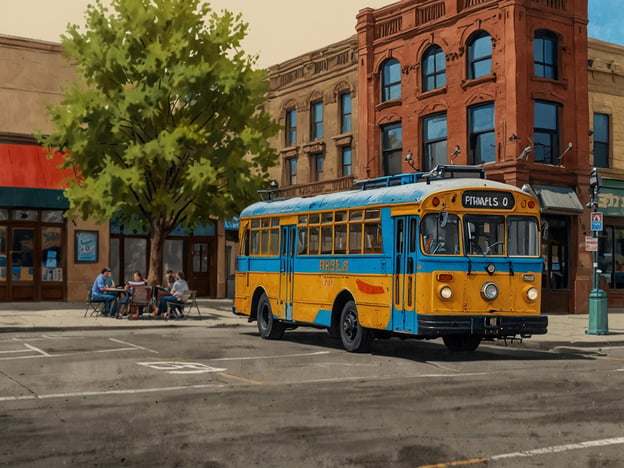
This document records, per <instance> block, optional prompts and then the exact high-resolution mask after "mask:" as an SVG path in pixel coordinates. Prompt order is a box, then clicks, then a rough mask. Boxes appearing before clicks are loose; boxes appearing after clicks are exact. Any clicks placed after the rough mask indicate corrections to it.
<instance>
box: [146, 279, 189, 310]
mask: <svg viewBox="0 0 624 468" xmlns="http://www.w3.org/2000/svg"><path fill="white" fill-rule="evenodd" d="M188 290H189V285H188V283H187V282H186V281H185V279H184V273H182V272H181V271H179V272H178V274H177V275H176V281H175V283H173V286H172V287H171V291H170V294H169V295H167V296H163V297H162V298H161V299H160V301H159V302H158V311H157V312H156V313H155V314H154V315H155V316H157V317H165V318H169V314H168V312H167V307H168V305H169V304H183V301H182V297H183V295H184V292H185V291H188Z"/></svg>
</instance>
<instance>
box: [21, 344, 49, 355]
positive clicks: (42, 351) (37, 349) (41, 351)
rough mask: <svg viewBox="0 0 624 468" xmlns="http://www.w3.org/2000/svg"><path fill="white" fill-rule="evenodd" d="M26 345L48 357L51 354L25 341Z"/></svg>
mask: <svg viewBox="0 0 624 468" xmlns="http://www.w3.org/2000/svg"><path fill="white" fill-rule="evenodd" d="M24 346H26V347H27V348H28V349H31V350H33V351H35V352H37V353H39V354H41V355H42V356H46V357H48V356H50V355H49V354H48V353H46V352H45V351H44V350H43V349H39V348H35V347H34V346H31V345H29V344H28V343H24Z"/></svg>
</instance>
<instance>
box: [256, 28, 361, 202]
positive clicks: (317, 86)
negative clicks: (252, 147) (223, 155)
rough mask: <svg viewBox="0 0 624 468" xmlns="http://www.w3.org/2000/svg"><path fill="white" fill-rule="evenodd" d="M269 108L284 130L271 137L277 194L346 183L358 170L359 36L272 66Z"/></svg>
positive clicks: (306, 192)
mask: <svg viewBox="0 0 624 468" xmlns="http://www.w3.org/2000/svg"><path fill="white" fill-rule="evenodd" d="M269 80H270V86H269V95H268V99H267V101H266V103H265V110H267V111H268V112H269V113H270V114H271V115H272V116H273V117H274V118H275V120H277V122H278V123H279V124H280V125H281V127H282V130H281V131H280V133H279V135H278V136H277V137H276V138H274V139H273V140H272V141H271V144H272V146H273V147H274V148H276V149H277V150H278V152H279V155H280V164H279V166H278V167H276V168H273V169H272V170H271V176H272V177H273V179H274V180H275V181H276V182H277V184H278V186H279V190H278V192H279V196H301V195H312V194H316V193H323V192H335V191H338V190H344V189H348V188H350V187H351V186H352V184H353V180H354V177H356V176H357V174H356V173H355V171H356V170H357V151H358V147H357V145H358V143H357V125H356V123H357V120H358V114H357V105H356V101H357V92H356V89H357V81H358V69H357V38H356V37H355V36H352V37H350V38H349V39H346V40H344V41H341V42H338V43H336V44H332V45H329V46H327V47H325V48H323V49H319V50H315V51H313V52H309V53H307V54H305V55H301V56H299V57H296V58H294V59H292V60H289V61H287V62H284V63H281V64H278V65H275V66H272V67H270V68H269Z"/></svg>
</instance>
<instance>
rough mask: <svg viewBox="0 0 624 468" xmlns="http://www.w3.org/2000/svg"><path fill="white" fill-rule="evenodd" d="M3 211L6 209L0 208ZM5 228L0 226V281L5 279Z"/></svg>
mask: <svg viewBox="0 0 624 468" xmlns="http://www.w3.org/2000/svg"><path fill="white" fill-rule="evenodd" d="M0 211H5V212H6V210H0ZM6 241H7V228H6V226H0V281H6V279H7V242H6Z"/></svg>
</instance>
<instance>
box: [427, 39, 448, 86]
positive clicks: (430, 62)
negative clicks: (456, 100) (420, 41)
mask: <svg viewBox="0 0 624 468" xmlns="http://www.w3.org/2000/svg"><path fill="white" fill-rule="evenodd" d="M422 70H423V76H422V80H423V91H431V90H432V89H437V88H441V87H443V86H446V57H445V56H444V52H443V51H442V48H441V47H440V46H437V45H432V46H431V47H429V48H428V49H427V50H426V51H425V53H424V54H423V58H422Z"/></svg>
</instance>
